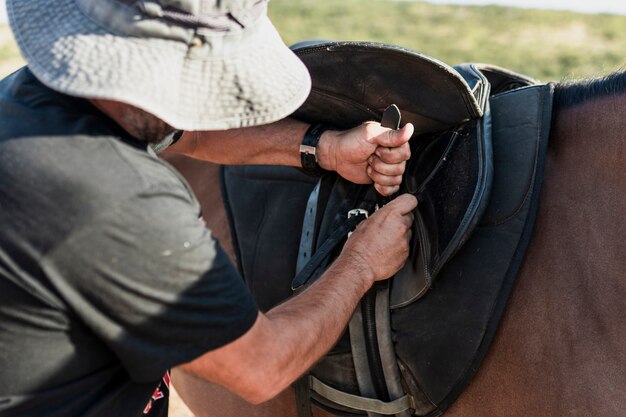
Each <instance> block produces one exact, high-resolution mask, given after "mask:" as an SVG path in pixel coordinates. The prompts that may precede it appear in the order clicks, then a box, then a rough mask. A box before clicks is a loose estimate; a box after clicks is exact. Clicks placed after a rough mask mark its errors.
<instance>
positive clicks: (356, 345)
mask: <svg viewBox="0 0 626 417" xmlns="http://www.w3.org/2000/svg"><path fill="white" fill-rule="evenodd" d="M362 303H363V301H360V302H359V304H358V305H357V307H356V309H355V310H354V314H353V315H352V318H351V319H350V324H349V325H348V330H349V332H350V350H351V352H352V363H353V364H354V373H355V375H356V381H357V384H358V386H359V393H360V394H361V395H363V396H365V397H369V398H374V397H376V396H377V395H376V389H375V388H374V381H373V379H372V373H371V371H370V365H369V361H368V355H367V347H366V343H365V331H364V328H363V313H362ZM367 414H368V417H377V416H376V415H375V414H373V413H372V412H368V413H367Z"/></svg>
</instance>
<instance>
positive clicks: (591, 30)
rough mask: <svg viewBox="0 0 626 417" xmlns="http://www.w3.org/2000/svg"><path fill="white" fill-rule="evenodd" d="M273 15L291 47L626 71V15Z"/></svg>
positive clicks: (307, 10) (0, 68)
mask: <svg viewBox="0 0 626 417" xmlns="http://www.w3.org/2000/svg"><path fill="white" fill-rule="evenodd" d="M24 1H27V0H24ZM620 1H621V0H620ZM270 16H271V17H272V19H273V21H274V23H275V25H276V27H277V28H278V30H279V32H280V33H281V34H282V36H283V39H284V40H285V42H286V43H287V44H291V43H294V42H297V41H300V40H304V39H311V38H315V39H333V40H370V41H378V42H386V43H393V44H397V45H401V46H404V47H407V48H410V49H413V50H417V51H420V52H422V53H425V54H428V55H431V56H433V57H435V58H438V59H440V60H442V61H444V62H446V63H448V64H451V65H454V64H458V63H461V62H486V63H491V64H497V65H500V66H504V67H507V68H510V69H513V70H516V71H520V72H523V73H525V74H528V75H531V76H533V77H536V78H540V79H542V80H544V81H549V80H562V79H572V78H581V77H586V76H594V75H600V74H605V73H608V72H611V71H615V70H618V69H620V68H624V67H625V66H626V16H619V15H608V14H596V15H590V14H581V13H573V12H564V11H548V10H528V9H518V8H510V7H499V6H453V5H435V4H429V3H422V2H406V1H404V2H403V1H391V0H272V1H271V2H270ZM21 65H22V61H21V59H20V57H19V53H18V51H17V48H16V47H15V44H14V42H13V39H12V37H11V33H10V30H9V29H8V27H7V26H1V27H0V77H2V76H4V75H6V74H8V73H10V72H12V71H13V70H15V69H16V68H18V67H19V66H21Z"/></svg>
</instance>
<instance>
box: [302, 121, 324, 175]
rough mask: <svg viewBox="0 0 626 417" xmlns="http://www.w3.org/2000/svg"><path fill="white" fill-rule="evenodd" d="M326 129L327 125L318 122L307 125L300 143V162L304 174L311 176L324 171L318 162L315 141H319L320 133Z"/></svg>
mask: <svg viewBox="0 0 626 417" xmlns="http://www.w3.org/2000/svg"><path fill="white" fill-rule="evenodd" d="M327 130H328V126H326V125H323V124H320V123H318V124H314V125H311V126H309V128H308V129H307V131H306V133H305V134H304V138H302V144H301V145H300V162H301V163H302V170H303V171H304V173H305V174H308V175H312V176H321V175H322V174H324V172H325V171H324V170H323V169H322V168H321V167H320V166H319V164H318V159H317V143H318V142H319V141H320V138H321V137H322V133H324V132H325V131H327Z"/></svg>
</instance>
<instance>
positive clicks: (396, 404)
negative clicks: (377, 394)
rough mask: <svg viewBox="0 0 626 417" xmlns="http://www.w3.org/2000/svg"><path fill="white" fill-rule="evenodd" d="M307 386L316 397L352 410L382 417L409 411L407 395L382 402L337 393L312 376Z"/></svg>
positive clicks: (336, 390)
mask: <svg viewBox="0 0 626 417" xmlns="http://www.w3.org/2000/svg"><path fill="white" fill-rule="evenodd" d="M309 384H310V386H311V389H312V390H313V391H315V392H316V393H317V394H318V395H321V396H322V397H324V398H326V399H328V400H330V401H332V402H334V403H336V404H339V405H343V406H345V407H349V408H353V409H355V410H362V411H368V412H372V413H378V414H383V415H394V414H400V413H402V412H404V411H406V410H410V409H411V401H410V399H409V396H408V395H405V396H403V397H400V398H398V399H396V400H393V401H389V402H384V401H380V400H377V399H373V398H366V397H360V396H358V395H353V394H348V393H347V392H343V391H339V390H338V389H335V388H333V387H331V386H328V385H326V384H324V383H323V382H322V381H320V380H319V379H317V378H315V377H314V376H312V375H310V376H309Z"/></svg>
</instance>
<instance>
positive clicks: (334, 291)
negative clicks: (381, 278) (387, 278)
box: [181, 255, 374, 403]
mask: <svg viewBox="0 0 626 417" xmlns="http://www.w3.org/2000/svg"><path fill="white" fill-rule="evenodd" d="M373 280H374V276H373V272H372V270H371V269H370V268H368V267H367V266H365V265H362V263H361V262H360V260H359V259H355V258H353V257H352V256H351V255H342V256H340V257H339V258H338V259H337V260H336V261H335V262H334V263H333V264H332V265H331V267H330V268H329V269H328V270H327V271H326V272H325V273H324V274H323V275H322V276H321V277H320V278H319V279H318V280H317V281H316V282H315V283H314V284H313V285H311V287H309V288H308V289H306V290H305V291H304V292H303V293H302V294H299V295H298V296H296V297H293V298H291V299H289V300H287V301H286V302H284V303H283V304H281V305H279V306H277V307H275V308H274V309H272V310H270V311H269V312H268V313H267V314H265V315H263V314H260V315H259V317H258V319H257V322H256V323H255V324H254V326H253V327H252V328H251V329H250V330H249V331H248V332H247V333H246V334H245V335H243V336H242V337H241V338H239V339H238V340H236V341H234V342H232V343H231V344H229V345H226V346H224V347H222V348H219V349H217V350H215V351H211V352H208V353H206V354H205V355H203V356H202V357H200V358H198V359H196V360H195V361H193V362H190V363H189V364H186V365H183V366H182V367H181V369H182V370H185V371H188V372H191V373H194V374H196V375H197V376H200V377H201V378H203V379H207V380H210V381H213V382H217V383H219V384H220V385H223V386H225V387H226V388H228V389H230V390H231V391H233V392H235V393H237V394H238V395H240V396H242V397H243V398H244V399H246V400H247V401H249V402H252V403H260V402H264V401H267V400H269V399H271V398H272V397H274V396H275V395H277V394H278V393H279V392H281V391H282V390H284V389H285V388H286V387H287V386H289V384H291V383H292V382H293V381H295V380H296V379H297V378H298V377H299V376H300V375H302V374H303V373H304V372H305V371H306V370H307V369H309V368H310V367H311V366H312V365H313V364H314V363H315V362H316V361H317V360H319V358H321V357H322V356H323V354H324V353H326V352H327V351H328V350H330V348H331V347H332V346H333V345H334V344H335V342H336V341H337V339H338V338H339V336H340V335H341V333H342V332H343V330H344V328H345V325H346V323H347V322H348V320H349V319H350V316H351V315H352V312H353V310H354V308H355V307H356V305H357V303H358V301H359V299H360V298H361V297H362V296H363V294H364V293H365V292H366V291H367V289H368V288H369V287H370V286H371V283H372V282H373Z"/></svg>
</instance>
